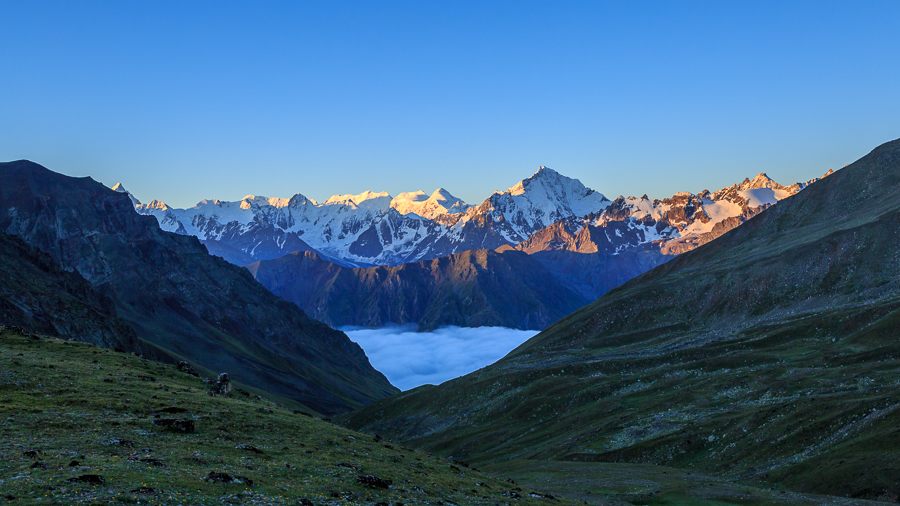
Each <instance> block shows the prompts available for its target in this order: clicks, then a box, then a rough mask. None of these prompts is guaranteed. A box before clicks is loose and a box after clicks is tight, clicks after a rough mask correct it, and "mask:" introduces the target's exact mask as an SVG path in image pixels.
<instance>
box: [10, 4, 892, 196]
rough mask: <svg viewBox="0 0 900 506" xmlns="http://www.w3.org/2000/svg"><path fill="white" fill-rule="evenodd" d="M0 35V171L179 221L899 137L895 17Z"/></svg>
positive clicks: (444, 16) (344, 10) (494, 13)
mask: <svg viewBox="0 0 900 506" xmlns="http://www.w3.org/2000/svg"><path fill="white" fill-rule="evenodd" d="M560 4H561V5H560ZM0 19H3V20H4V28H3V30H0V64H2V65H3V70H4V72H3V77H2V78H0V160H13V159H20V158H28V159H31V160H34V161H36V162H39V163H41V164H43V165H46V166H47V167H49V168H50V169H53V170H56V171H58V172H62V173H65V174H69V175H91V176H93V177H94V179H97V180H99V181H102V182H104V183H106V184H108V185H112V184H114V183H115V182H118V181H121V182H123V183H124V184H125V186H126V187H128V188H129V189H130V190H131V191H132V192H133V193H134V194H135V195H136V196H137V197H138V198H139V199H141V200H143V201H149V200H151V199H153V198H159V199H162V200H165V201H166V202H168V203H169V204H170V205H175V206H177V207H186V206H190V205H193V204H194V203H195V202H197V201H198V200H200V199H202V198H221V199H227V200H234V199H238V198H240V197H242V196H243V195H245V194H247V193H254V194H257V195H266V196H282V197H284V196H290V195H292V194H293V193H296V192H300V193H303V194H304V195H306V196H308V197H311V198H315V199H319V200H322V199H324V198H325V197H327V196H329V195H331V194H334V193H359V192H362V191H363V190H367V189H371V190H375V191H380V190H387V191H388V192H390V193H391V194H394V195H396V194H397V193H399V192H401V191H412V190H418V189H422V190H425V191H426V192H430V191H431V190H433V189H434V188H436V187H438V186H443V187H445V188H447V189H448V190H450V191H451V193H454V194H455V195H457V196H459V197H461V198H463V199H465V200H466V201H469V202H472V203H478V202H480V201H481V200H482V199H484V198H485V197H487V196H488V195H489V194H490V193H491V192H492V191H493V190H496V189H505V188H507V187H509V186H511V185H513V184H515V183H516V182H517V181H519V180H520V179H522V178H524V177H527V176H529V175H530V174H532V173H533V172H534V171H535V170H536V169H537V167H538V165H547V166H550V167H552V168H554V169H556V170H558V171H559V172H561V173H563V174H565V175H568V176H570V177H576V178H578V179H580V180H581V181H582V182H583V183H585V184H586V185H588V186H590V187H592V188H594V189H596V190H598V191H601V192H603V193H604V194H606V195H607V196H609V197H615V196H616V195H618V194H625V195H629V194H635V195H640V194H643V193H647V194H649V195H650V196H651V197H658V198H662V197H665V196H669V195H671V194H673V193H674V192H677V191H685V190H686V191H699V190H702V189H703V188H710V189H716V188H718V187H721V186H725V185H728V184H731V183H734V182H737V181H739V180H740V179H742V178H743V177H745V176H752V175H753V174H755V173H757V172H760V171H764V172H767V173H769V175H770V176H772V177H773V178H775V179H776V180H779V181H781V182H785V183H791V182H793V181H796V180H805V179H809V178H811V177H814V176H818V175H820V174H821V173H823V172H825V171H826V170H827V169H828V168H835V169H837V168H840V167H841V166H843V165H845V164H847V163H850V162H852V161H854V160H855V159H857V158H859V157H860V156H862V155H864V154H865V153H867V152H868V151H869V150H871V149H872V148H874V147H875V146H876V145H878V144H880V143H882V142H886V141H888V140H892V139H895V138H897V137H900V94H898V93H897V90H900V66H898V65H897V64H896V63H897V55H898V54H900V37H897V34H896V32H897V29H896V22H897V20H898V19H900V2H896V1H892V2H876V1H872V2H822V1H817V2H801V1H796V2H761V1H747V2H742V1H726V2H722V1H717V2H600V1H591V2H574V1H573V2H527V1H513V2H490V1H477V2H464V1H453V2H449V1H448V2H422V1H415V2H387V1H379V2H370V1H366V2H342V1H328V2H324V1H323V2H283V3H279V2H243V3H242V2H227V1H224V2H223V1H216V2H200V1H196V2H175V1H159V2H121V1H116V2H52V1H39V2H25V1H8V0H0Z"/></svg>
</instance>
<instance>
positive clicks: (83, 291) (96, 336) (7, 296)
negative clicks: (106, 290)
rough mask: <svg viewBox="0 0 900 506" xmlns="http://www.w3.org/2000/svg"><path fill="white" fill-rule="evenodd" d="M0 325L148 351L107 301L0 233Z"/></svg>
mask: <svg viewBox="0 0 900 506" xmlns="http://www.w3.org/2000/svg"><path fill="white" fill-rule="evenodd" d="M0 325H14V326H18V327H21V328H23V329H25V330H28V331H31V332H38V333H41V334H47V335H52V336H56V337H61V338H64V339H69V340H75V341H81V342H86V343H91V344H96V345H100V346H105V347H107V348H120V349H126V348H127V349H129V350H134V351H137V352H141V354H147V355H149V354H151V353H152V351H151V349H150V348H149V347H147V346H146V345H145V344H144V343H143V342H141V341H140V340H139V339H138V338H137V336H136V335H135V334H134V331H133V330H132V329H131V328H130V327H128V325H127V324H126V323H125V322H124V321H122V320H121V319H119V318H117V317H116V309H115V305H114V304H113V301H112V299H110V298H109V297H107V296H105V295H101V294H99V293H97V292H96V291H95V290H94V289H93V288H91V285H89V284H88V283H87V282H86V281H85V280H84V278H82V277H81V276H80V275H79V274H78V273H76V272H68V271H65V270H63V269H61V268H60V267H59V266H58V265H57V264H56V262H54V261H53V259H52V258H50V256H48V255H47V254H45V253H42V252H41V251H39V250H37V249H35V248H32V247H31V246H29V245H27V244H25V243H24V242H23V241H22V240H21V239H19V238H18V237H16V236H11V235H7V234H4V233H3V232H0Z"/></svg>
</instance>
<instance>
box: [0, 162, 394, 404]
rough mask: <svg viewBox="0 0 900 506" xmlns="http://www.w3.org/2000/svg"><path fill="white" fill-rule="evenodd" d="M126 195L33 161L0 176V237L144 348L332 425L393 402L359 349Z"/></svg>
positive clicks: (6, 167) (1, 168)
mask: <svg viewBox="0 0 900 506" xmlns="http://www.w3.org/2000/svg"><path fill="white" fill-rule="evenodd" d="M132 209H133V207H132V202H131V200H130V199H129V197H128V196H127V195H126V194H123V193H117V192H115V191H112V190H109V189H108V188H106V187H104V186H103V185H101V184H100V183H97V182H95V181H93V180H92V179H90V178H71V177H66V176H63V175H61V174H56V173H54V172H51V171H49V170H47V169H46V168H44V167H41V166H40V165H37V164H35V163H32V162H28V161H19V162H10V163H3V164H0V230H3V231H5V232H7V233H9V234H14V235H17V236H19V237H20V238H22V239H23V240H24V241H25V242H27V243H29V244H30V245H32V246H34V247H36V248H38V249H40V250H41V251H43V252H45V253H47V254H48V255H49V256H50V257H51V258H53V260H54V261H56V262H57V263H58V264H59V265H61V266H62V267H63V268H65V269H71V270H77V271H78V273H79V274H80V275H81V276H83V277H84V278H85V279H86V280H87V281H88V282H89V283H90V284H91V285H92V286H93V287H94V288H95V289H96V290H98V291H99V292H101V293H103V294H106V295H108V296H110V297H111V298H112V299H113V300H114V301H115V304H116V310H117V312H118V315H119V316H120V317H122V318H123V319H124V320H125V321H127V322H128V324H129V325H130V326H131V327H132V328H133V329H134V330H135V331H136V332H137V334H138V336H139V337H140V338H142V339H143V340H145V341H146V342H149V343H152V344H153V345H155V346H157V347H158V348H160V349H162V350H163V351H164V352H165V353H167V354H169V355H170V356H172V357H173V358H185V359H188V360H191V361H193V362H195V363H197V364H199V365H201V366H203V367H206V368H208V369H210V370H213V371H226V372H229V373H231V374H232V376H233V378H234V379H236V380H238V381H241V382H243V383H245V384H248V385H251V386H255V387H258V388H261V389H264V390H267V391H269V392H272V393H274V394H276V395H279V396H282V397H286V398H290V399H294V400H297V401H299V402H302V403H303V404H306V405H308V406H310V407H311V408H313V409H315V410H317V411H320V412H323V413H333V412H338V411H343V410H346V409H348V408H353V407H359V406H361V405H364V404H366V403H368V402H371V401H372V400H374V399H378V398H381V397H384V396H386V395H389V394H391V393H393V392H395V391H396V389H395V388H394V387H392V386H391V385H390V384H389V383H388V382H387V380H386V379H385V378H384V376H383V375H382V374H380V373H379V372H377V371H375V370H374V369H373V368H372V367H371V365H370V364H369V362H368V359H367V358H366V356H365V354H364V353H363V351H362V349H361V348H360V347H359V346H358V345H356V344H355V343H353V342H351V341H350V340H349V339H348V338H347V337H346V335H344V334H343V333H342V332H338V331H335V330H333V329H331V328H329V327H328V326H326V325H325V324H323V323H320V322H317V321H315V320H313V319H311V318H309V317H307V316H306V315H305V314H303V312H302V311H300V310H299V309H298V308H297V307H296V306H295V305H293V304H291V303H289V302H287V301H285V300H283V299H281V298H279V297H277V296H275V295H273V294H271V293H270V292H269V291H268V290H266V289H265V288H263V287H262V286H260V285H259V284H258V283H257V282H256V281H254V280H253V278H252V276H250V275H249V273H248V272H247V271H246V270H245V269H241V268H239V267H236V266H234V265H232V264H229V263H228V262H226V261H225V260H222V259H221V258H218V257H214V256H211V255H209V254H208V253H207V250H206V248H205V247H203V246H202V245H201V244H200V242H199V241H198V240H197V238H195V237H190V236H181V235H176V234H172V233H168V232H163V231H162V230H160V228H159V225H158V223H157V221H156V219H155V218H152V217H147V216H140V215H138V214H136V213H134V212H133V210H132Z"/></svg>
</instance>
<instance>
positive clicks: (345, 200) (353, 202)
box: [322, 190, 391, 207]
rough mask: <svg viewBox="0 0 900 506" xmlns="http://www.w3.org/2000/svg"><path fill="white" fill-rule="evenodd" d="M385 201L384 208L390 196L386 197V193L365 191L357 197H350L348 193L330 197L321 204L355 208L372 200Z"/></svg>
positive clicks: (388, 202) (388, 203)
mask: <svg viewBox="0 0 900 506" xmlns="http://www.w3.org/2000/svg"><path fill="white" fill-rule="evenodd" d="M385 199H386V202H384V204H385V207H387V205H390V201H391V196H390V195H388V192H385V191H383V192H378V193H375V192H373V191H369V190H366V191H364V192H362V193H360V194H358V195H352V194H350V193H347V194H344V195H332V196H331V197H328V199H327V200H326V201H325V202H323V203H322V204H323V205H326V206H330V205H344V206H351V207H357V206H359V205H360V204H362V203H364V202H367V201H373V200H376V201H377V200H385ZM367 207H370V206H367Z"/></svg>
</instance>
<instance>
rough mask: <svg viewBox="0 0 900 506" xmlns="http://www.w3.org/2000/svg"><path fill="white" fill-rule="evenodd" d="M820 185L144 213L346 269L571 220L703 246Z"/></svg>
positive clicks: (261, 253) (543, 182)
mask: <svg viewBox="0 0 900 506" xmlns="http://www.w3.org/2000/svg"><path fill="white" fill-rule="evenodd" d="M813 181H815V179H814V180H810V181H808V182H805V183H796V184H794V185H791V186H790V187H785V186H782V185H779V184H778V183H776V182H775V181H773V180H772V179H771V178H769V177H768V176H767V175H766V174H765V173H760V174H758V175H756V176H755V177H754V178H753V179H749V178H747V179H746V180H744V181H743V182H741V183H739V184H735V185H732V186H729V187H726V188H722V189H721V190H719V191H717V192H715V193H710V192H708V191H704V192H701V193H700V194H699V195H694V194H692V193H689V192H680V193H677V194H675V195H674V196H672V197H670V198H667V199H663V200H656V199H649V198H648V197H647V196H646V195H644V196H642V197H640V198H635V197H629V198H622V197H619V198H617V199H616V200H615V202H612V201H610V200H608V199H607V198H606V197H604V196H603V194H601V193H599V192H596V191H594V190H592V189H590V188H588V187H586V186H585V185H583V184H582V183H581V182H580V181H579V180H578V179H573V178H569V177H566V176H563V175H561V174H559V173H558V172H556V171H555V170H552V169H550V168H547V167H543V166H542V167H541V168H539V169H538V171H537V172H535V173H534V174H533V175H532V176H531V177H529V178H527V179H524V180H522V181H520V182H519V183H517V184H516V185H514V186H513V187H511V188H509V189H508V190H506V191H501V192H495V193H494V194H493V195H491V196H490V197H489V198H488V199H487V200H485V201H484V202H482V203H481V204H480V205H478V206H477V207H473V206H470V205H469V204H466V203H465V202H463V201H462V200H460V199H459V198H457V197H454V196H453V195H452V194H451V193H450V192H448V191H447V190H446V189H444V188H438V189H436V190H435V191H433V192H432V193H431V194H426V193H425V192H424V191H415V192H407V193H401V194H399V195H397V197H395V198H391V196H390V195H388V193H387V192H380V193H375V192H371V191H366V192H363V193H360V194H358V195H353V194H344V195H334V196H332V197H330V198H329V199H328V200H326V201H325V202H323V203H321V204H318V203H316V202H315V201H313V200H311V199H308V198H306V197H304V196H303V195H301V194H299V193H298V194H295V195H294V196H293V197H291V198H289V199H284V198H268V197H262V196H256V195H248V196H246V197H244V198H243V199H241V200H239V201H235V202H226V201H219V200H204V201H201V202H200V203H198V204H197V205H196V206H194V207H192V208H190V209H171V208H169V206H167V205H166V204H165V203H163V202H161V201H158V200H154V201H153V202H151V203H150V204H146V205H140V204H136V205H135V208H136V209H137V211H138V212H139V213H141V214H151V215H153V216H155V217H156V218H157V219H158V220H159V222H160V227H162V228H163V229H164V230H167V231H171V232H176V233H182V234H190V235H195V236H197V237H198V238H200V239H201V240H204V241H217V242H220V243H223V244H224V245H226V246H229V247H231V248H237V249H239V250H240V251H241V252H243V253H245V254H247V255H249V256H250V257H252V258H254V259H257V260H261V259H268V258H276V257H279V256H282V255H284V254H287V253H290V252H292V251H297V250H308V249H313V250H315V251H317V252H319V253H320V254H321V255H323V257H326V258H328V259H330V260H332V261H335V262H338V263H341V264H342V265H346V266H372V265H386V264H387V265H399V264H402V263H407V262H412V261H418V260H425V259H432V258H438V257H441V256H444V255H448V254H451V253H458V252H461V251H466V250H471V249H478V248H489V249H493V248H497V247H500V246H503V245H508V246H513V245H516V244H519V243H520V242H522V241H525V240H526V239H528V238H529V237H531V236H532V235H533V234H535V233H536V232H537V231H539V230H541V229H544V228H547V227H549V226H551V225H553V224H554V223H557V222H560V221H563V220H567V221H572V220H575V221H578V222H584V223H585V224H590V225H591V226H593V227H601V228H602V229H603V230H605V231H606V232H604V234H606V235H604V237H607V239H608V241H610V245H612V246H610V248H607V249H608V250H609V251H611V252H612V254H618V253H620V252H622V251H625V250H626V249H627V248H629V247H635V246H637V245H640V244H646V243H649V242H652V241H659V240H661V241H663V242H664V243H666V244H668V243H669V242H671V241H682V242H684V241H688V240H689V241H693V242H690V243H689V244H688V243H686V242H685V243H684V244H686V245H687V246H685V245H680V246H679V245H676V246H677V247H678V248H682V247H685V248H686V247H689V246H690V247H694V246H696V245H697V244H700V243H701V242H702V240H706V239H697V238H700V237H701V236H703V235H704V234H709V236H710V237H712V236H713V235H715V234H719V233H723V232H724V230H726V229H727V228H728V227H733V226H737V224H739V223H740V222H741V221H743V220H746V219H749V218H750V217H751V216H753V215H754V214H755V213H758V212H760V211H761V210H762V209H764V208H765V207H767V206H768V205H770V204H774V203H775V202H777V201H778V200H781V199H782V198H785V197H788V196H790V195H793V194H794V193H796V192H797V191H800V190H802V189H803V188H805V187H806V186H807V185H808V184H809V183H811V182H813ZM123 190H124V189H123ZM607 227H610V228H608V229H607ZM711 232H713V234H710V233H711ZM691 238H694V239H691ZM695 239H696V240H695ZM660 244H663V243H660ZM661 247H663V246H661Z"/></svg>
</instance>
